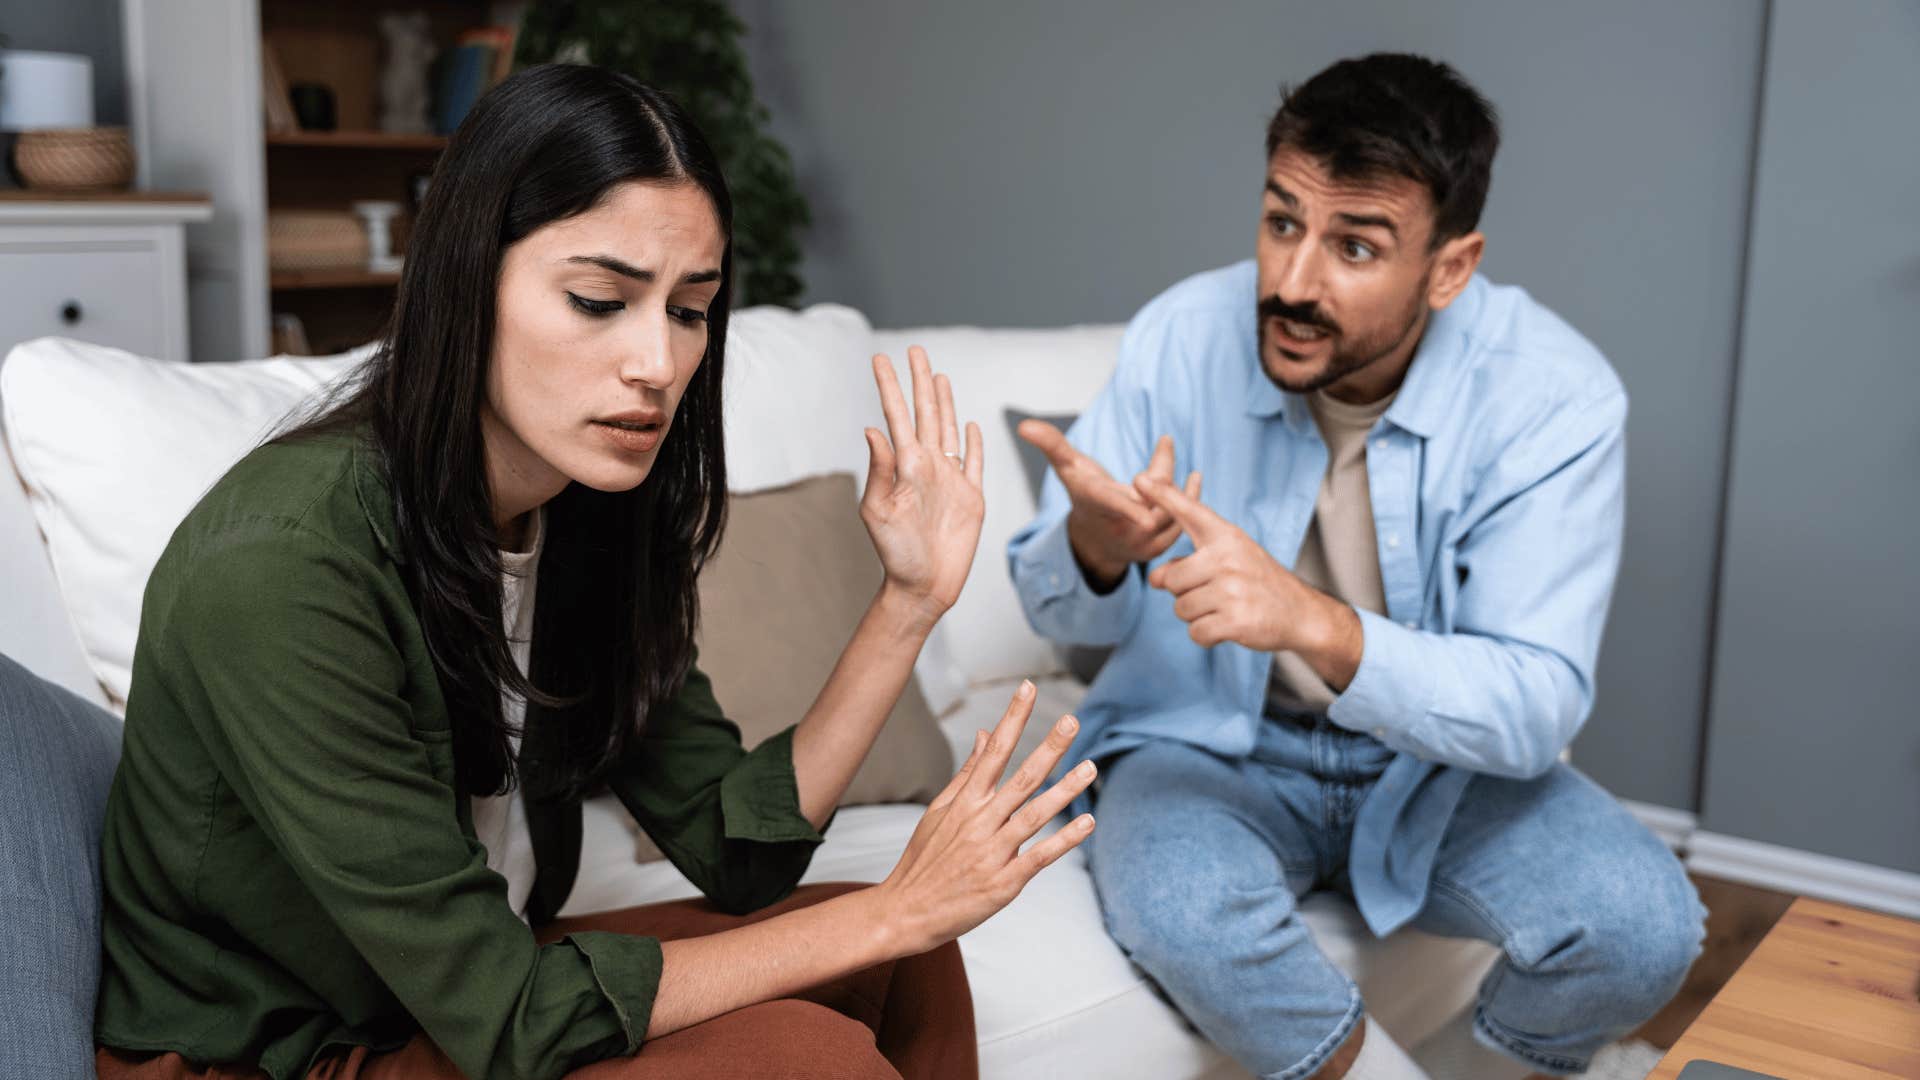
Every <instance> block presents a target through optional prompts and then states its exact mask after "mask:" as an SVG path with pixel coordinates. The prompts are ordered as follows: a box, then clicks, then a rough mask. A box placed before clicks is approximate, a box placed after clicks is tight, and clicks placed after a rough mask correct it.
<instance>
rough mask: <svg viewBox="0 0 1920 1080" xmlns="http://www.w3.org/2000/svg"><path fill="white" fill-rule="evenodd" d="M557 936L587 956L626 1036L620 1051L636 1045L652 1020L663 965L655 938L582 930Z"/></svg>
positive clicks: (628, 1051) (629, 1051)
mask: <svg viewBox="0 0 1920 1080" xmlns="http://www.w3.org/2000/svg"><path fill="white" fill-rule="evenodd" d="M561 940H562V941H564V942H566V943H567V944H569V945H572V946H573V947H574V948H575V949H577V950H579V952H580V955H582V956H584V957H586V958H587V966H588V967H589V968H591V969H592V971H593V981H594V982H595V983H597V984H599V987H600V993H601V996H603V997H605V998H606V999H607V1002H608V1003H609V1004H611V1005H612V1006H613V1011H614V1013H615V1014H616V1015H617V1016H619V1018H620V1032H621V1034H622V1035H624V1036H625V1037H626V1040H627V1045H626V1049H625V1050H624V1051H623V1053H627V1054H631V1053H633V1052H634V1051H635V1050H637V1049H639V1047H640V1043H641V1041H642V1040H644V1039H645V1038H646V1037H647V1025H648V1024H649V1023H651V1022H652V1020H653V998H654V995H655V993H657V992H658V991H659V989H660V973H661V971H662V970H663V969H664V962H663V959H662V957H661V953H660V942H659V939H657V938H650V937H637V936H635V935H632V934H616V933H611V932H608V931H604V930H582V931H580V932H579V933H574V934H568V935H567V936H566V937H564V938H562V939H561Z"/></svg>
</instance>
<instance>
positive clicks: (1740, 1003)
mask: <svg viewBox="0 0 1920 1080" xmlns="http://www.w3.org/2000/svg"><path fill="white" fill-rule="evenodd" d="M1695 1058H1705V1059H1707V1060H1709V1061H1717V1062H1720V1063H1722V1064H1726V1065H1738V1066H1740V1067H1741V1068H1743V1069H1754V1070H1757V1071H1759V1072H1763V1073H1769V1074H1771V1075H1774V1076H1780V1077H1785V1078H1786V1080H1856V1078H1857V1080H1885V1078H1887V1077H1898V1078H1900V1080H1914V1078H1920V922H1914V921H1912V920H1909V919H1901V918H1896V917H1894V916H1892V915H1879V914H1875V913H1873V912H1870V911H1862V910H1860V909H1858V908H1851V907H1845V906H1843V905H1840V904H1830V903H1826V902H1825V901H1821V900H1808V899H1805V898H1802V899H1799V900H1796V901H1794V902H1793V906H1792V907H1790V908H1788V909H1787V913H1786V914H1785V915H1783V916H1781V917H1780V921H1779V922H1778V923H1777V924H1775V925H1774V928H1773V929H1772V930H1771V931H1769V932H1768V934H1767V936H1766V938H1765V939H1763V940H1762V941H1761V942H1760V945H1759V947H1758V948H1756V949H1755V950H1754V951H1753V955H1752V956H1750V957H1748V958H1747V962H1746V963H1744V964H1742V965H1740V970H1739V971H1736V972H1734V975H1733V978H1732V979H1731V980H1729V981H1728V982H1727V985H1726V986H1725V987H1723V988H1722V989H1721V991H1720V992H1719V993H1718V994H1715V995H1714V998H1713V1000H1712V1001H1711V1002H1709V1003H1708V1004H1707V1008H1706V1011H1705V1012H1702V1013H1701V1014H1700V1016H1699V1018H1698V1019H1696V1020H1695V1021H1694V1022H1693V1024H1692V1026H1690V1027H1688V1028H1687V1030H1686V1032H1685V1033H1683V1034H1682V1035H1681V1036H1680V1041H1679V1042H1677V1043H1675V1044H1674V1045H1673V1049H1672V1050H1669V1051H1668V1052H1667V1056H1666V1057H1664V1058H1661V1059H1660V1064H1659V1066H1658V1067H1656V1068H1655V1069H1654V1070H1653V1072H1652V1073H1651V1074H1649V1076H1648V1080H1672V1078H1673V1077H1676V1076H1678V1075H1679V1074H1680V1070H1681V1068H1682V1067H1683V1066H1685V1065H1686V1063H1687V1062H1689V1061H1692V1060H1694V1059H1695Z"/></svg>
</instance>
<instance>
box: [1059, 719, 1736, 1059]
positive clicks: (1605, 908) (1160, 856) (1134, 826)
mask: <svg viewBox="0 0 1920 1080" xmlns="http://www.w3.org/2000/svg"><path fill="white" fill-rule="evenodd" d="M1392 757H1393V751H1391V750H1389V749H1387V748H1386V747H1385V746H1382V745H1381V744H1380V743H1379V742H1378V741H1376V740H1374V739H1372V738H1371V737H1369V736H1367V735H1364V734H1360V733H1356V732H1351V731H1347V730H1345V729H1343V728H1340V727H1337V726H1334V725H1332V724H1331V723H1329V722H1327V721H1326V720H1325V719H1324V718H1321V717H1313V718H1306V719H1304V720H1301V721H1288V720H1279V719H1271V720H1269V721H1268V722H1267V723H1266V724H1264V725H1263V727H1262V730H1261V734H1260V739H1259V742H1258V745H1257V746H1256V747H1255V749H1254V752H1253V755H1252V756H1251V757H1249V758H1248V759H1246V760H1244V761H1230V760H1226V759H1223V758H1219V757H1215V756H1213V755H1212V754H1209V753H1207V752H1206V751H1204V750H1200V749H1198V748H1196V747H1192V746H1188V745H1186V744H1184V743H1177V742H1156V743H1149V744H1148V745H1146V746H1143V747H1140V748H1138V749H1135V750H1133V751H1131V752H1129V753H1126V754H1124V755H1122V756H1120V757H1119V758H1118V759H1116V760H1115V761H1113V762H1110V763H1108V765H1107V768H1106V769H1105V770H1103V772H1104V775H1105V779H1104V782H1103V783H1102V786H1101V788H1100V792H1099V796H1098V808H1097V811H1098V815H1099V819H1100V825H1099V828H1098V829H1096V830H1095V831H1094V834H1093V839H1092V840H1091V842H1090V843H1091V853H1090V857H1091V860H1092V867H1093V877H1094V883H1095V885H1096V887H1097V888H1098V889H1099V893H1100V900H1101V905H1102V907H1103V908H1104V909H1105V912H1106V920H1107V929H1108V931H1109V932H1110V933H1111V934H1112V935H1113V937H1114V940H1115V941H1117V942H1118V943H1119V944H1120V946H1121V948H1123V949H1125V950H1126V952H1127V953H1128V955H1129V956H1130V957H1132V959H1133V961H1134V963H1136V964H1137V965H1139V967H1140V968H1141V969H1142V970H1144V971H1145V972H1146V973H1147V974H1148V975H1149V976H1151V977H1152V978H1153V979H1154V981H1155V982H1157V983H1158V984H1159V985H1160V987H1161V988H1162V989H1163V990H1164V991H1165V992H1166V994H1167V996H1168V997H1169V998H1171V1000H1172V1001H1173V1003H1174V1004H1175V1005H1176V1006H1177V1007H1178V1008H1179V1009H1180V1011H1181V1012H1183V1013H1184V1014H1185V1015H1186V1017H1187V1019H1188V1020H1190V1021H1192V1022H1193V1024H1194V1026H1195V1027H1197V1028H1199V1029H1200V1031H1201V1033H1202V1034H1204V1035H1206V1036H1207V1037H1208V1038H1209V1039H1211V1040H1212V1041H1213V1042H1214V1043H1215V1044H1216V1045H1218V1046H1219V1047H1220V1048H1221V1049H1223V1050H1225V1051H1226V1052H1227V1053H1228V1054H1229V1055H1231V1056H1232V1057H1233V1058H1234V1059H1235V1060H1237V1061H1239V1062H1240V1063H1241V1064H1242V1065H1244V1066H1246V1067H1247V1068H1248V1069H1250V1070H1251V1071H1253V1072H1254V1073H1256V1074H1258V1075H1260V1076H1262V1077H1269V1078H1275V1080H1292V1078H1295V1077H1305V1076H1311V1075H1312V1074H1313V1073H1314V1072H1315V1071H1316V1070H1317V1069H1319V1068H1320V1066H1321V1065H1322V1064H1323V1063H1325V1061H1326V1059H1327V1057H1328V1056H1329V1055H1331V1054H1332V1053H1333V1051H1334V1050H1336V1049H1338V1048H1339V1047H1340V1045H1341V1044H1342V1043H1343V1042H1345V1041H1346V1039H1347V1037H1348V1035H1349V1034H1350V1033H1351V1031H1352V1029H1353V1026H1354V1024H1355V1023H1356V1022H1358V1020H1359V1018H1360V1015H1361V1013H1362V1011H1363V1008H1364V1006H1363V1004H1362V1002H1361V1000H1360V993H1359V990H1358V989H1357V988H1356V987H1355V986H1354V984H1353V981H1352V980H1351V979H1349V978H1348V977H1347V976H1346V974H1345V973H1343V972H1342V971H1340V969H1338V968H1336V967H1334V966H1333V964H1332V963H1330V962H1329V961H1328V960H1327V958H1326V957H1325V956H1324V955H1322V954H1321V952H1320V950H1319V949H1318V948H1317V947H1316V946H1315V945H1314V943H1313V941H1312V940H1311V938H1310V937H1309V935H1308V933H1307V929H1306V927H1305V925H1304V924H1303V923H1302V922H1301V921H1300V918H1299V916H1298V914H1297V913H1296V910H1295V901H1296V899H1297V898H1298V897H1300V896H1302V895H1304V894H1305V893H1306V892H1308V891H1309V890H1312V889H1323V888H1331V889H1335V890H1338V891H1341V892H1344V893H1346V894H1347V895H1348V896H1349V897H1350V896H1351V895H1352V888H1351V884H1350V882H1349V880H1348V878H1347V874H1346V862H1347V850H1348V845H1349V843H1350V840H1351V837H1352V832H1353V820H1354V815H1355V813H1356V812H1357V811H1358V809H1359V807H1360V803H1361V801H1362V800H1363V799H1364V798H1365V797H1366V794H1367V791H1368V790H1369V788H1370V787H1371V785H1372V784H1373V782H1374V781H1375V780H1376V779H1377V778H1378V777H1379V775H1380V773H1381V772H1382V771H1383V770H1384V769H1385V768H1386V766H1387V763H1388V762H1389V761H1391V760H1392ZM1705 915H1706V911H1705V909H1704V908H1703V907H1701V905H1700V901H1699V898H1698V897H1697V896H1696V895H1695V893H1694V889H1693V885H1692V883H1691V882H1689V881H1688V880H1687V876H1686V873H1685V871H1684V870H1683V869H1682V868H1681V866H1680V863H1679V861H1678V860H1677V859H1675V858H1674V856H1673V854H1672V853H1671V852H1669V851H1668V850H1667V848H1666V846H1665V845H1664V844H1662V843H1661V842H1660V841H1659V839H1658V838H1656V837H1655V836H1654V835H1653V834H1652V833H1651V832H1649V831H1648V830H1647V829H1646V828H1645V827H1644V826H1642V825H1641V824H1640V823H1639V822H1638V821H1636V820H1634V818H1633V816H1632V815H1631V814H1629V813H1628V812H1627V811H1626V809H1625V808H1623V807H1622V806H1621V805H1620V804H1619V803H1618V802H1617V801H1616V800H1615V799H1614V798H1613V797H1612V796H1610V795H1608V794H1607V793H1606V792H1605V791H1603V790H1601V789H1600V787H1599V786H1598V785H1596V784H1595V783H1594V782H1593V781H1591V780H1589V779H1587V778H1586V777H1585V776H1583V775H1582V774H1580V773H1579V772H1577V771H1575V770H1574V769H1572V768H1571V767H1569V766H1567V765H1565V764H1560V765H1556V766H1555V767H1554V768H1553V769H1552V770H1551V771H1550V772H1548V773H1547V774H1545V775H1544V776H1540V777H1537V778H1535V779H1532V780H1508V779H1503V778H1500V777H1495V776H1489V775H1480V776H1476V777H1475V778H1474V779H1473V782H1472V783H1471V784H1470V785H1469V786H1468V787H1467V790H1466V794H1465V796H1464V797H1463V798H1462V800H1461V803H1460V806H1459V809H1458V810H1457V811H1456V813H1455V816H1454V818H1453V820H1452V822H1451V823H1450V824H1449V826H1448V830H1447V834H1446V838H1445V839H1444V841H1443V842H1442V844H1441V847H1440V852H1439V856H1438V858H1437V859H1436V861H1435V863H1434V869H1433V878H1432V882H1431V886H1430V889H1429V896H1428V900H1427V904H1426V906H1425V907H1424V908H1423V909H1422V910H1421V912H1420V914H1419V915H1418V916H1417V917H1416V918H1415V919H1414V922H1413V924H1412V925H1414V926H1415V927H1418V928H1419V929H1421V930H1425V931H1427V932H1429V933H1434V934H1440V935H1444V936H1448V937H1472V938H1479V939H1481V940H1483V941H1489V942H1492V943H1494V944H1495V945H1498V946H1499V947H1500V949H1501V950H1502V952H1503V953H1504V956H1503V958H1502V961H1501V962H1500V963H1499V964H1497V965H1496V966H1495V967H1494V970H1493V971H1492V972H1491V973H1490V974H1489V975H1488V976H1487V978H1486V980H1485V982H1483V983H1482V985H1481V987H1480V995H1479V1002H1478V1005H1477V1007H1476V1009H1475V1016H1474V1020H1475V1026H1476V1028H1477V1030H1478V1033H1479V1035H1480V1037H1481V1038H1482V1039H1483V1040H1486V1041H1489V1042H1490V1043H1492V1044H1493V1045H1495V1046H1497V1047H1500V1048H1502V1049H1503V1050H1505V1051H1506V1052H1507V1053H1509V1054H1511V1055H1512V1056H1513V1057H1515V1058H1518V1059H1519V1060H1520V1061H1522V1062H1525V1063H1526V1064H1528V1065H1530V1066H1532V1067H1533V1068H1535V1069H1537V1070H1539V1071H1542V1072H1550V1073H1571V1072H1579V1071H1581V1070H1584V1069H1585V1068H1586V1066H1587V1063H1588V1061H1589V1059H1590V1058H1591V1057H1592V1055H1593V1053H1594V1052H1595V1051H1596V1050H1598V1049H1599V1048H1600V1047H1601V1046H1604V1045H1606V1044H1607V1043H1608V1042H1611V1041H1613V1040H1614V1039H1617V1038H1619V1037H1620V1036H1621V1035H1623V1034H1625V1033H1626V1032H1628V1031H1631V1030H1632V1029H1633V1028H1635V1027H1637V1026H1639V1024H1641V1023H1642V1022H1644V1021H1645V1020H1647V1019H1648V1018H1649V1017H1651V1016H1652V1015H1653V1014H1654V1013H1655V1012H1658V1011H1659V1009H1660V1008H1661V1006H1663V1005H1664V1004H1666V1002H1667V1000H1668V999H1669V998H1671V997H1672V996H1673V994H1674V993H1675V992H1676V991H1677V990H1678V989H1679V988H1680V983H1681V981H1682V980H1683V979H1684V978H1685V976H1686V973H1687V969H1688V968H1689V967H1691V966H1692V964H1693V960H1694V958H1695V957H1696V956H1698V955H1699V953H1700V943H1701V939H1702V937H1703V920H1704V918H1705ZM1406 977H1407V978H1408V979H1419V978H1420V973H1419V972H1412V971H1410V972H1407V973H1406Z"/></svg>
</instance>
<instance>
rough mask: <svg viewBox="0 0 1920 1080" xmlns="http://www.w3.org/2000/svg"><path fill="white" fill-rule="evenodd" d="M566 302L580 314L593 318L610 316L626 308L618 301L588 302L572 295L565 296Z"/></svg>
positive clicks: (583, 298) (581, 297)
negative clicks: (592, 316) (593, 316)
mask: <svg viewBox="0 0 1920 1080" xmlns="http://www.w3.org/2000/svg"><path fill="white" fill-rule="evenodd" d="M567 302H568V303H570V304H572V305H573V306H574V309H575V310H577V311H579V312H581V313H582V314H585V315H595V316H598V315H611V314H613V313H614V312H616V311H619V310H620V309H621V308H624V307H626V306H627V305H626V304H624V303H622V302H621V301H618V300H589V299H587V298H586V297H584V296H575V295H574V294H573V293H568V294H567Z"/></svg>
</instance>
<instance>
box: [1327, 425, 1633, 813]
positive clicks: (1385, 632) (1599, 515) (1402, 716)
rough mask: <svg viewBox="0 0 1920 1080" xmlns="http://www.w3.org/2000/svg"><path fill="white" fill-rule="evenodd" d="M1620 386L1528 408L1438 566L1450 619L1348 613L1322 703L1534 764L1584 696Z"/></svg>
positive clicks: (1489, 758)
mask: <svg viewBox="0 0 1920 1080" xmlns="http://www.w3.org/2000/svg"><path fill="white" fill-rule="evenodd" d="M1626 411H1627V402H1626V396H1625V395H1624V393H1618V392H1616V393H1613V394H1610V395H1608V396H1606V397H1604V398H1602V399H1600V400H1597V401H1592V402H1584V403H1580V404H1579V405H1578V406H1576V407H1569V408H1566V409H1564V410H1557V411H1555V412H1553V413H1552V414H1550V415H1547V416H1544V417H1543V418H1542V419H1541V420H1540V421H1539V423H1538V424H1537V426H1536V428H1535V431H1534V434H1533V437H1532V438H1530V439H1526V440H1523V441H1522V442H1521V443H1520V444H1519V445H1517V446H1515V447H1512V448H1510V450H1509V451H1508V452H1507V453H1506V454H1504V455H1502V458H1501V460H1500V462H1499V464H1498V465H1497V466H1496V468H1495V470H1493V471H1494V473H1495V475H1494V476H1493V478H1492V479H1493V482H1492V483H1489V484H1488V485H1486V486H1485V489H1484V493H1483V495H1482V496H1480V498H1482V499H1483V500H1484V501H1485V506H1486V509H1485V511H1484V512H1483V513H1482V514H1481V515H1479V517H1478V520H1477V521H1476V522H1475V524H1473V525H1472V526H1471V527H1470V528H1469V529H1468V530H1467V532H1466V534H1465V535H1464V536H1463V537H1462V538H1461V540H1460V542H1459V544H1458V547H1457V550H1456V552H1455V555H1454V565H1452V566H1450V567H1448V568H1447V571H1446V572H1447V573H1449V574H1453V575H1455V576H1456V578H1457V579H1458V580H1460V582H1461V584H1460V591H1459V595H1458V597H1457V599H1456V604H1455V616H1454V625H1453V627H1452V629H1451V632H1448V633H1439V632H1434V631H1429V630H1421V629H1411V628H1408V627H1404V626H1401V625H1399V624H1397V623H1395V622H1393V621H1391V620H1389V619H1385V618H1381V617H1380V616H1378V615H1375V614H1373V613H1371V612H1366V611H1362V612H1360V621H1361V629H1362V632H1363V635H1364V639H1365V644H1364V646H1363V648H1362V655H1361V660H1360V667H1359V670H1358V671H1357V672H1356V674H1355V675H1354V678H1353V680H1352V682H1351V683H1349V684H1348V686H1347V688H1346V690H1345V691H1344V692H1342V693H1341V694H1340V696H1339V697H1338V698H1337V699H1336V700H1335V701H1334V703H1333V705H1332V706H1331V707H1330V708H1329V709H1328V712H1327V715H1328V717H1329V718H1330V719H1332V720H1333V721H1334V722H1335V723H1337V724H1340V725H1341V726H1343V727H1346V728H1350V729H1352V730H1355V731H1365V732H1367V733H1369V734H1371V735H1373V736H1374V737H1376V738H1378V739H1380V740H1381V741H1382V742H1384V743H1386V744H1387V745H1388V746H1390V747H1393V748H1394V749H1396V750H1401V751H1404V752H1407V753H1412V754H1415V755H1417V756H1419V757H1422V758H1427V759H1430V760H1434V761H1440V762H1443V763H1446V764H1449V765H1458V766H1461V767H1463V768H1467V769H1472V770H1474V771H1477V772H1487V773H1493V774H1497V775H1501V776H1514V777H1528V776H1536V775H1539V774H1540V773H1543V772H1545V771H1546V770H1547V769H1549V768H1551V767H1552V766H1553V764H1554V761H1555V760H1556V758H1557V757H1558V756H1559V754H1560V752H1561V751H1562V750H1564V749H1565V748H1566V747H1567V745H1568V744H1569V743H1571V742H1572V741H1573V738H1574V736H1575V735H1576V734H1578V733H1579V730H1580V726H1581V725H1582V724H1583V723H1585V721H1586V718H1587V715H1588V713H1589V712H1590V711H1591V709H1592V706H1593V682H1594V669H1595V666H1596V664H1597V663H1598V660H1599V651H1600V636H1601V629H1602V627H1603V626H1604V624H1605V622H1606V614H1607V605H1608V602H1609V600H1610V598H1611V596H1612V592H1613V584H1614V578H1615V575H1616V573H1617V571H1618V570H1619V565H1620V547H1621V537H1622V530H1623V522H1624V518H1625V479H1626Z"/></svg>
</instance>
